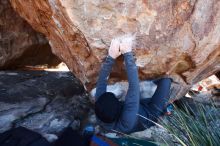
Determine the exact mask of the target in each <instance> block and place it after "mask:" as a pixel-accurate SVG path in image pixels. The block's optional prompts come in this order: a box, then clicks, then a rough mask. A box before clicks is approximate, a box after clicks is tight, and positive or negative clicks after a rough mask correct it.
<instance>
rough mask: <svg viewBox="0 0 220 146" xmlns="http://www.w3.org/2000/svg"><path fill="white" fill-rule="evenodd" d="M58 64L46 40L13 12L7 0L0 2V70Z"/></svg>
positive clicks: (0, 0)
mask: <svg viewBox="0 0 220 146" xmlns="http://www.w3.org/2000/svg"><path fill="white" fill-rule="evenodd" d="M59 62H60V60H59V59H58V58H57V57H56V56H55V55H53V54H52V52H51V48H50V46H49V44H48V41H47V40H46V38H45V37H44V36H43V35H42V34H40V33H38V32H36V31H35V30H34V29H33V28H32V27H31V26H30V24H28V23H27V22H26V21H25V20H24V19H22V18H21V17H20V16H19V14H17V13H16V12H15V11H14V9H13V8H12V6H11V4H10V1H9V0H0V69H2V68H14V67H18V66H24V65H38V64H41V63H43V64H44V63H48V64H50V65H56V64H58V63H59Z"/></svg>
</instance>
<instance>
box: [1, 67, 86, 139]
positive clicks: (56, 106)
mask: <svg viewBox="0 0 220 146" xmlns="http://www.w3.org/2000/svg"><path fill="white" fill-rule="evenodd" d="M88 99H89V98H88V95H87V94H86V93H85V90H84V88H83V85H82V84H81V83H80V81H79V80H78V79H76V78H75V77H73V76H72V74H71V73H70V72H45V71H29V72H24V71H17V72H9V71H4V72H3V71H1V72H0V133H1V132H4V131H6V130H8V129H10V128H12V127H17V126H24V127H27V128H29V129H32V130H34V131H37V132H39V133H41V134H42V135H44V136H45V137H46V138H48V140H50V141H51V140H53V139H54V138H56V135H57V134H59V133H60V132H61V131H62V130H63V129H64V128H65V127H67V126H72V127H73V128H75V129H79V128H80V126H82V121H83V120H84V119H85V117H86V116H87V113H88V111H89V107H90V106H89V102H88V101H89V100H88Z"/></svg>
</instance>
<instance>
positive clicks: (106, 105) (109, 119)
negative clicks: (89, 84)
mask: <svg viewBox="0 0 220 146" xmlns="http://www.w3.org/2000/svg"><path fill="white" fill-rule="evenodd" d="M121 111H122V104H121V102H120V101H119V100H118V99H117V98H116V97H115V95H114V94H113V93H111V92H105V93H103V94H102V95H101V96H100V97H99V98H98V99H97V101H96V102H95V114H96V116H97V117H98V118H99V120H101V121H102V122H104V123H113V122H114V121H116V120H118V118H119V117H120V114H121Z"/></svg>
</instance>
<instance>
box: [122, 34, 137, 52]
mask: <svg viewBox="0 0 220 146" xmlns="http://www.w3.org/2000/svg"><path fill="white" fill-rule="evenodd" d="M120 40H121V43H120V51H121V53H122V54H125V53H127V52H131V51H132V47H133V46H134V40H135V37H134V36H132V35H127V36H124V37H121V38H120Z"/></svg>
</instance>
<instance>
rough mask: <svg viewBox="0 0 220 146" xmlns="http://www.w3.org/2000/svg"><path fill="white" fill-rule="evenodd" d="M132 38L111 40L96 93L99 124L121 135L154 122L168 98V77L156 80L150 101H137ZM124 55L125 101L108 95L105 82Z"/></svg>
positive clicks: (138, 94)
mask: <svg viewBox="0 0 220 146" xmlns="http://www.w3.org/2000/svg"><path fill="white" fill-rule="evenodd" d="M134 42H135V37H133V36H131V35H127V36H124V37H120V38H116V39H113V40H112V41H111V45H110V48H109V50H108V55H107V57H106V59H105V61H104V63H103V64H102V67H101V70H100V73H99V78H98V80H97V85H96V93H95V114H96V117H97V119H98V122H99V124H100V125H101V127H103V128H104V129H106V130H113V131H114V132H115V131H118V132H122V133H131V132H136V131H142V130H144V129H146V128H148V127H150V126H153V125H154V124H155V122H157V120H158V118H159V116H161V115H162V114H163V110H164V107H165V104H166V102H167V101H168V99H169V93H170V86H171V82H172V79H171V78H160V79H155V80H154V83H155V84H157V89H156V91H155V93H154V95H153V96H152V98H151V99H150V100H149V99H143V100H140V89H139V77H138V68H137V66H136V64H135V59H134V53H133V52H132V48H133V47H134V44H135V43H134ZM120 55H123V57H124V63H125V68H126V72H127V78H128V83H129V88H128V91H127V94H126V97H125V101H124V102H120V101H119V100H118V99H117V98H116V96H115V95H114V93H111V92H107V90H106V88H107V82H108V77H109V75H110V72H111V69H112V66H113V65H114V63H115V60H116V59H117V58H118V57H119V56H120Z"/></svg>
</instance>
